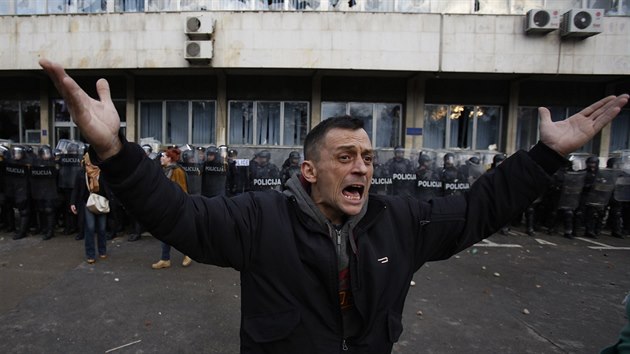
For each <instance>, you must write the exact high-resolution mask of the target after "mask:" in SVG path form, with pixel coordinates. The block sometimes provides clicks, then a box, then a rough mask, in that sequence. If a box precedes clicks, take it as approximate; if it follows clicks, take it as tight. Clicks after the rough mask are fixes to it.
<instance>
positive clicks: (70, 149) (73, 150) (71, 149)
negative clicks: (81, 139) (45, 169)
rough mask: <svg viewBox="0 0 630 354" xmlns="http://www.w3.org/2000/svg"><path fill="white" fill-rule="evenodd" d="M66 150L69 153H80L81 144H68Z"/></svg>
mask: <svg viewBox="0 0 630 354" xmlns="http://www.w3.org/2000/svg"><path fill="white" fill-rule="evenodd" d="M66 151H67V152H68V154H78V153H79V144H77V143H70V144H68V146H67V148H66Z"/></svg>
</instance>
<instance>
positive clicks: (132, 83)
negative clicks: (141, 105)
mask: <svg viewBox="0 0 630 354" xmlns="http://www.w3.org/2000/svg"><path fill="white" fill-rule="evenodd" d="M125 81H126V84H127V97H126V99H127V103H126V104H125V117H126V119H127V121H126V123H127V126H126V129H125V137H126V138H127V140H129V141H139V134H140V132H139V131H138V117H136V114H137V112H138V110H137V109H136V78H135V77H134V76H133V75H126V80H125Z"/></svg>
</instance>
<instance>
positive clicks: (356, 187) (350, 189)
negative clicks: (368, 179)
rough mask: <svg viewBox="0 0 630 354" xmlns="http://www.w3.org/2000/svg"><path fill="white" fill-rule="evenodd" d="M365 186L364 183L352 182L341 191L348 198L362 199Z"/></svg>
mask: <svg viewBox="0 0 630 354" xmlns="http://www.w3.org/2000/svg"><path fill="white" fill-rule="evenodd" d="M364 190H365V186H364V185H362V184H351V185H349V186H347V187H346V188H344V189H343V190H342V191H341V193H342V194H343V196H344V197H345V198H346V199H349V200H361V197H362V196H363V191H364Z"/></svg>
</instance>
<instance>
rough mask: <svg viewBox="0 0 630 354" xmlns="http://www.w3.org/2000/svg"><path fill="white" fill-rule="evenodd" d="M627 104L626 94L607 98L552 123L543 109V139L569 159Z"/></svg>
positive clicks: (546, 110)
mask: <svg viewBox="0 0 630 354" xmlns="http://www.w3.org/2000/svg"><path fill="white" fill-rule="evenodd" d="M627 103H628V95H627V94H623V95H619V96H608V97H605V98H602V99H601V100H599V101H597V102H595V103H593V104H592V105H590V106H588V107H586V108H584V109H583V110H581V111H580V112H578V113H576V114H574V115H572V116H571V117H569V118H568V119H565V120H562V121H559V122H552V121H551V113H549V110H548V109H547V108H544V107H540V108H538V113H539V114H540V128H539V129H540V140H541V141H542V142H543V143H545V145H547V146H549V147H550V148H552V149H553V150H555V151H556V152H557V153H559V154H560V155H562V156H566V155H568V154H569V153H571V152H573V151H575V150H577V149H579V148H580V147H582V146H583V145H584V144H586V143H587V142H588V141H589V140H591V139H592V138H593V137H594V136H595V134H597V133H598V132H599V131H600V130H602V128H603V127H604V126H605V125H606V124H608V123H610V121H612V120H613V119H614V118H615V117H616V116H617V115H618V114H619V112H620V111H621V108H622V107H623V106H625V105H626V104H627Z"/></svg>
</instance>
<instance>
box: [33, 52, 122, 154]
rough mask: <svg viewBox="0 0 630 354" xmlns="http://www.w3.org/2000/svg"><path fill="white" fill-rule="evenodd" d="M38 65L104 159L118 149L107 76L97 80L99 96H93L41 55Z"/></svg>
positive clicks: (117, 119)
mask: <svg viewBox="0 0 630 354" xmlns="http://www.w3.org/2000/svg"><path fill="white" fill-rule="evenodd" d="M39 65H40V66H41V67H42V68H43V69H44V71H45V72H46V73H47V74H48V76H50V78H51V79H52V81H53V83H54V84H55V87H57V90H58V91H59V93H61V96H62V97H63V99H64V101H65V103H66V105H67V106H68V110H69V112H70V116H71V117H72V120H73V121H74V123H75V124H76V125H77V127H79V130H80V131H81V135H83V136H84V137H85V139H86V140H87V141H88V142H89V143H90V144H91V146H92V147H93V148H94V150H95V151H96V153H97V154H98V156H99V158H101V159H102V160H104V159H107V158H108V157H111V156H113V155H115V154H116V153H118V151H120V149H121V147H122V143H121V141H120V139H119V138H118V130H119V129H120V118H119V117H118V112H116V108H115V107H114V103H113V102H112V98H111V95H110V92H109V84H108V83H107V80H105V79H100V80H98V81H97V82H96V92H97V93H98V97H99V100H95V99H93V98H91V97H90V96H88V94H87V93H85V91H83V89H81V87H79V85H78V84H77V83H76V82H75V81H74V80H73V79H72V78H71V77H70V76H68V74H66V71H65V70H64V69H63V67H62V66H61V65H59V64H56V63H53V62H51V61H49V60H47V59H41V60H40V61H39Z"/></svg>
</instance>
